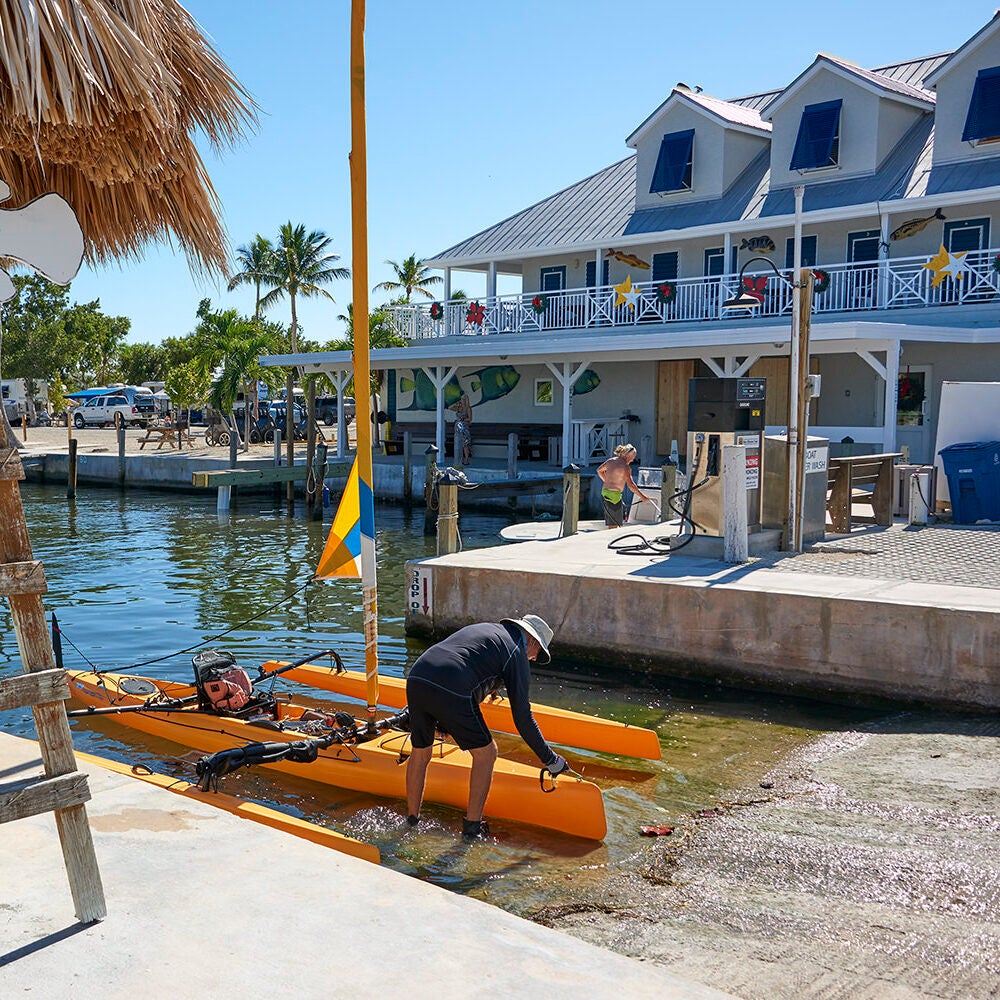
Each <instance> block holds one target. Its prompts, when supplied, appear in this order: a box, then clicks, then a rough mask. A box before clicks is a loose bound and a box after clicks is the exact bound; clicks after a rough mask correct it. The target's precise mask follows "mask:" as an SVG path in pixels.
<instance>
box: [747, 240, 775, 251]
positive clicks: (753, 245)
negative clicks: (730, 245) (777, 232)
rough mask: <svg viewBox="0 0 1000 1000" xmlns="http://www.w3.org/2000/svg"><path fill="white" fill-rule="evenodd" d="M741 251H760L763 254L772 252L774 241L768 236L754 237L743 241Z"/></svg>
mask: <svg viewBox="0 0 1000 1000" xmlns="http://www.w3.org/2000/svg"><path fill="white" fill-rule="evenodd" d="M740 249H741V250H753V251H754V252H756V251H758V250H762V251H763V252H764V253H773V252H774V240H772V239H771V237H770V236H755V237H754V238H753V239H752V240H744V241H743V242H742V243H741V244H740Z"/></svg>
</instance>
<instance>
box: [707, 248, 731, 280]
mask: <svg viewBox="0 0 1000 1000" xmlns="http://www.w3.org/2000/svg"><path fill="white" fill-rule="evenodd" d="M738 253H739V251H738V250H737V249H736V247H735V246H732V247H730V248H729V258H730V259H729V273H730V274H735V273H736V272H737V271H738V270H739V268H737V266H736V261H737V256H738ZM725 263H726V251H725V248H724V247H712V248H711V249H710V250H706V251H705V274H706V275H707V276H708V277H713V276H715V275H720V274H722V273H724V272H725Z"/></svg>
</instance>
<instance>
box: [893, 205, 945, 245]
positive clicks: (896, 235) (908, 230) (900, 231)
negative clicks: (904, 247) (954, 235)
mask: <svg viewBox="0 0 1000 1000" xmlns="http://www.w3.org/2000/svg"><path fill="white" fill-rule="evenodd" d="M943 218H944V213H943V212H942V211H941V209H940V208H939V209H938V210H937V211H936V212H935V213H934V214H933V215H928V216H926V217H925V218H923V219H907V220H906V222H904V223H903V224H902V225H901V226H899V227H898V228H897V229H894V230H893V231H892V232H891V233H890V234H889V239H890V240H905V239H908V238H909V237H911V236H916V235H917V233H920V232H923V231H924V230H925V229H926V228H927V227H928V226H929V225H930V224H931V223H932V222H933V221H934V220H935V219H943Z"/></svg>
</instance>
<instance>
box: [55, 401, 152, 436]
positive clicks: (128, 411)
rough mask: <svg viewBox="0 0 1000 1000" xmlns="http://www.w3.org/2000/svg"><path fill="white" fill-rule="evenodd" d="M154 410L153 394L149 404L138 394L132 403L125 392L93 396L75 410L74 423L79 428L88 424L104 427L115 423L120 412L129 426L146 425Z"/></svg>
mask: <svg viewBox="0 0 1000 1000" xmlns="http://www.w3.org/2000/svg"><path fill="white" fill-rule="evenodd" d="M154 412H155V407H154V405H153V397H152V396H149V403H148V404H146V403H145V401H144V399H143V397H142V396H136V397H135V400H134V402H131V403H130V402H129V401H128V397H127V396H125V395H124V394H123V393H113V394H110V395H107V396H92V397H91V398H90V399H88V400H86V401H85V402H83V403H81V404H80V405H79V406H78V407H77V408H76V410H75V411H74V412H73V424H74V426H75V427H78V428H82V427H86V426H88V425H91V426H94V427H103V426H104V425H105V424H113V423H114V422H115V419H116V414H119V413H120V414H121V419H122V420H123V421H124V422H125V424H126V425H127V426H133V427H146V426H147V425H148V424H149V422H150V421H151V420H152V419H153V414H154Z"/></svg>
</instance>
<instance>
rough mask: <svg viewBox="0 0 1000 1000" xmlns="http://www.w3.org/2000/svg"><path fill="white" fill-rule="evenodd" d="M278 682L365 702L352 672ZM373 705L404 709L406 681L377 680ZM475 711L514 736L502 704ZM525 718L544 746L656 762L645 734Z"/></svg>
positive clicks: (655, 749)
mask: <svg viewBox="0 0 1000 1000" xmlns="http://www.w3.org/2000/svg"><path fill="white" fill-rule="evenodd" d="M282 666H285V664H284V663H283V662H281V661H279V660H272V661H269V662H268V663H265V664H264V665H263V666H262V667H261V670H265V671H266V670H276V669H278V668H279V667H282ZM283 676H284V677H286V678H287V679H288V680H291V681H297V682H298V683H299V684H308V685H309V686H310V687H316V688H320V689H321V690H323V691H332V692H334V693H335V694H340V695H344V696H345V697H348V698H360V699H363V698H364V697H365V675H364V674H363V673H361V672H360V671H357V670H340V671H338V670H337V668H335V667H323V666H318V665H317V664H315V663H310V664H305V665H303V666H301V667H296V668H295V669H293V670H287V671H284V674H283ZM379 702H380V703H381V704H383V705H385V706H386V707H388V708H403V707H404V706H405V705H406V681H405V680H402V679H401V678H398V677H386V676H385V675H382V676H380V677H379ZM480 707H481V708H482V710H483V717H484V718H485V720H486V724H487V725H488V726H489V727H490V728H491V729H496V730H498V731H499V732H501V733H516V732H517V729H516V728H515V726H514V719H513V716H512V715H511V711H510V702H509V701H508V700H507V699H506V698H500V699H498V700H497V701H494V702H489V701H486V702H483V704H482V705H481V706H480ZM531 712H532V714H533V715H534V717H535V721H536V722H537V723H538V728H539V729H541V731H542V735H543V736H544V737H545V739H546V740H548V742H550V743H559V744H561V745H563V746H570V747H578V748H580V749H582V750H598V751H601V752H602V753H612V754H621V755H622V756H625V757H642V758H645V759H646V760H659V759H660V756H661V751H660V741H659V739H658V738H657V735H656V733H654V732H653V731H652V730H651V729H642V728H640V727H639V726H630V725H627V724H626V723H624V722H611V721H610V720H608V719H599V718H596V717H595V716H592V715H583V714H581V713H579V712H569V711H566V710H565V709H562V708H552V707H551V706H548V705H536V704H534V703H532V706H531Z"/></svg>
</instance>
